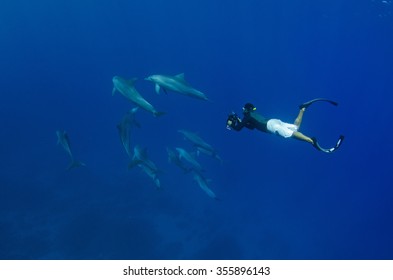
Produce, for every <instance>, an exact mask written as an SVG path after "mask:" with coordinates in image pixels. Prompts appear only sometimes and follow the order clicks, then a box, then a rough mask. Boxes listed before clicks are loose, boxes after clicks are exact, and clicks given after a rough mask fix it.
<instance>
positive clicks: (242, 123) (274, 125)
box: [227, 98, 344, 153]
mask: <svg viewBox="0 0 393 280" xmlns="http://www.w3.org/2000/svg"><path fill="white" fill-rule="evenodd" d="M317 101H325V102H329V103H331V104H332V105H334V106H337V105H338V103H337V102H335V101H332V100H329V99H324V98H317V99H313V100H310V101H308V102H306V103H303V104H301V105H300V106H299V109H300V110H299V114H298V116H297V118H296V119H295V122H294V123H293V124H290V123H285V122H283V121H281V120H279V119H266V118H264V117H263V116H261V115H260V114H258V113H257V112H256V108H255V106H254V105H253V104H251V103H246V104H245V105H244V107H243V119H240V118H239V117H238V116H237V115H236V113H232V114H230V115H229V116H228V118H227V129H229V130H230V129H234V130H236V131H240V130H241V129H242V128H243V127H246V128H248V129H255V128H256V129H258V130H260V131H262V132H266V133H274V134H278V135H280V136H282V137H284V138H295V139H298V140H301V141H304V142H307V143H310V144H311V145H313V146H314V147H315V148H316V149H317V150H319V151H322V152H325V153H333V152H334V151H335V150H337V149H338V148H339V147H340V145H341V143H342V141H343V140H344V136H343V135H340V137H339V138H338V140H337V142H336V145H335V146H334V147H333V148H329V149H325V148H322V147H321V146H320V145H319V144H318V141H317V139H316V138H315V137H309V136H306V135H304V134H303V133H301V132H299V129H300V125H301V123H302V119H303V114H304V112H305V111H306V109H307V108H308V106H310V105H311V104H313V103H314V102H317Z"/></svg>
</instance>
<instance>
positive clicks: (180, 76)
mask: <svg viewBox="0 0 393 280" xmlns="http://www.w3.org/2000/svg"><path fill="white" fill-rule="evenodd" d="M175 77H176V78H179V79H182V80H183V81H185V80H184V73H180V74H177V75H176V76H175Z"/></svg>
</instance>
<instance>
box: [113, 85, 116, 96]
mask: <svg viewBox="0 0 393 280" xmlns="http://www.w3.org/2000/svg"><path fill="white" fill-rule="evenodd" d="M115 92H116V88H115V87H113V89H112V96H114V95H115Z"/></svg>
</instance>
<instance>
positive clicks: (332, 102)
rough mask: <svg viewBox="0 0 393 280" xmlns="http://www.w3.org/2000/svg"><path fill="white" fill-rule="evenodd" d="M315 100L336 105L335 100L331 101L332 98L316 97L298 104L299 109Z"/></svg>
mask: <svg viewBox="0 0 393 280" xmlns="http://www.w3.org/2000/svg"><path fill="white" fill-rule="evenodd" d="M317 101H325V102H329V103H330V104H332V105H334V106H337V105H338V103H337V102H336V101H333V100H329V99H326V98H316V99H313V100H310V101H307V102H305V103H303V104H301V105H299V109H303V108H307V107H308V106H310V105H311V104H313V103H314V102H317Z"/></svg>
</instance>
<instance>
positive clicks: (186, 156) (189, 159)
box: [176, 148, 202, 171]
mask: <svg viewBox="0 0 393 280" xmlns="http://www.w3.org/2000/svg"><path fill="white" fill-rule="evenodd" d="M176 151H177V152H178V153H179V159H182V158H184V159H185V160H186V161H187V162H188V163H190V164H191V165H192V167H193V169H196V170H199V171H201V170H202V166H201V165H200V164H199V162H197V161H196V159H195V158H194V157H193V156H192V155H191V154H190V153H189V152H187V151H186V150H184V149H182V148H176Z"/></svg>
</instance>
